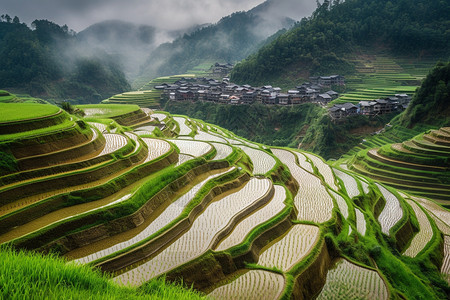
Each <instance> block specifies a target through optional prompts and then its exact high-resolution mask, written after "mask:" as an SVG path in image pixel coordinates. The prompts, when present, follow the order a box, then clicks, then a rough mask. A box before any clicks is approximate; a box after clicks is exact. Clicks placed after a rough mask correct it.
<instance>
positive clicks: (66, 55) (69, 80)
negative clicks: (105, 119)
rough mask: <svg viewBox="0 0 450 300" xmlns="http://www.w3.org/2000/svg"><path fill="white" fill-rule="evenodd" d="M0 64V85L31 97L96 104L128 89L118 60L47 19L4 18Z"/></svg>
mask: <svg viewBox="0 0 450 300" xmlns="http://www.w3.org/2000/svg"><path fill="white" fill-rule="evenodd" d="M0 61H1V64H2V68H1V69H0V87H1V88H3V89H11V90H14V91H18V92H20V93H29V94H31V95H33V96H39V97H46V98H53V99H55V98H57V99H61V98H63V99H78V100H79V101H82V102H83V101H87V102H98V101H100V100H102V99H104V98H107V97H110V96H111V95H114V94H117V93H120V92H123V91H126V90H128V89H129V88H130V86H129V84H128V82H127V80H126V78H125V76H124V73H123V72H122V66H121V65H120V62H119V61H118V60H117V59H115V58H114V57H113V56H112V55H109V54H108V53H106V52H105V51H103V50H101V49H92V48H89V47H86V46H85V45H82V44H81V43H80V42H79V40H78V39H77V36H76V34H75V32H74V31H72V30H70V29H69V28H68V27H67V26H66V25H64V26H60V25H58V24H56V23H53V22H51V21H48V20H35V21H34V22H33V23H32V26H31V28H30V27H28V26H27V25H26V24H25V23H20V20H19V18H18V17H15V18H14V19H13V20H11V18H10V17H9V16H7V15H4V16H2V19H1V20H0Z"/></svg>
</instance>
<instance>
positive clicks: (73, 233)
mask: <svg viewBox="0 0 450 300" xmlns="http://www.w3.org/2000/svg"><path fill="white" fill-rule="evenodd" d="M217 107H219V106H217ZM220 107H221V106H220ZM256 107H257V106H256ZM300 107H301V106H300ZM304 107H306V108H308V107H310V106H309V105H305V106H304ZM82 109H83V110H84V111H85V112H87V116H86V118H89V120H90V122H89V123H86V122H84V121H83V120H79V119H77V118H76V117H73V116H71V118H73V120H76V122H75V124H82V125H83V126H84V129H83V130H81V129H78V130H79V131H78V135H79V136H83V137H84V138H83V139H80V140H77V139H75V141H77V142H74V141H72V142H67V143H66V142H64V141H65V139H66V138H69V137H68V136H66V135H68V132H66V131H52V130H49V131H47V132H46V135H48V136H47V137H46V139H41V136H36V135H35V133H36V130H38V131H39V130H44V129H46V128H38V127H39V126H40V124H41V123H42V122H44V123H45V122H50V121H52V122H53V123H52V124H55V125H53V126H56V127H58V126H61V124H65V123H66V122H67V120H70V118H69V117H68V115H67V114H66V112H63V115H64V116H66V117H65V118H59V119H58V118H56V119H55V117H54V116H45V115H44V116H43V117H42V120H40V122H31V121H28V123H27V122H25V121H27V120H22V121H21V122H24V123H23V124H22V123H21V127H20V129H21V130H19V131H20V134H15V137H16V143H17V144H18V145H21V144H20V143H21V142H23V141H27V143H29V141H34V140H37V141H39V142H40V145H41V144H42V146H39V147H36V146H32V147H31V146H27V145H28V144H27V143H25V144H24V145H23V147H21V148H16V147H15V146H14V145H13V144H9V143H6V144H5V145H4V146H5V147H4V148H3V149H4V150H3V152H4V153H11V158H12V159H13V160H12V161H11V162H12V165H14V159H15V157H14V155H17V154H20V158H19V159H17V163H18V164H17V168H16V169H14V168H12V169H10V170H9V172H10V174H9V175H6V176H1V175H0V177H1V178H0V179H1V180H3V182H7V184H8V185H7V186H5V187H3V188H2V189H0V195H1V197H0V199H2V200H1V201H0V202H1V210H0V224H1V228H2V231H1V232H0V243H1V244H9V245H10V246H12V247H15V248H17V249H34V250H36V251H40V252H45V253H48V252H53V251H54V252H55V253H59V254H61V255H65V256H66V257H67V259H69V260H74V262H73V263H66V264H65V265H64V267H61V270H63V272H66V273H64V274H65V275H62V276H63V279H55V280H56V281H54V279H52V276H59V275H58V272H56V271H54V272H52V274H51V275H49V274H47V273H44V275H45V276H46V277H48V278H50V279H51V280H46V282H47V284H46V285H32V288H36V289H42V290H44V291H45V293H46V294H45V295H46V296H47V297H49V298H52V297H53V295H56V296H55V297H64V296H61V293H66V295H69V296H71V297H77V295H78V294H77V293H79V292H78V290H80V289H81V290H82V293H85V294H83V296H84V295H91V296H90V297H92V298H96V297H101V296H102V295H100V296H97V291H98V290H100V288H98V287H97V285H96V284H94V283H95V282H97V281H96V280H94V279H90V278H91V277H90V275H84V276H85V281H81V280H78V284H79V285H76V284H72V283H71V282H72V281H71V279H66V277H68V276H69V275H67V273H69V274H71V275H72V274H75V273H76V271H72V269H70V270H69V271H66V269H65V268H69V267H70V268H72V267H74V268H75V264H76V263H85V264H91V265H95V266H97V267H98V268H99V269H101V270H102V271H103V272H105V273H110V274H112V278H111V279H110V280H105V279H104V278H103V279H102V280H103V281H101V280H100V281H101V282H103V283H101V284H102V285H101V287H102V289H104V290H105V292H104V294H103V295H106V296H105V297H107V296H109V295H110V294H109V293H112V294H115V295H117V296H120V297H124V296H123V294H122V290H123V288H119V287H117V286H116V285H114V284H113V283H112V282H114V281H115V282H122V284H126V283H128V284H132V285H141V287H140V288H138V289H135V288H125V290H126V291H128V293H129V294H130V295H129V297H133V296H135V295H136V297H141V296H148V295H149V294H148V293H152V294H153V292H151V291H154V290H155V289H156V290H158V291H160V292H161V293H163V294H164V293H166V292H167V293H169V291H168V290H170V289H171V288H170V287H164V285H160V282H161V281H157V282H155V281H153V280H154V279H155V277H164V276H165V277H166V279H167V280H168V281H170V282H173V281H177V280H179V279H180V278H181V279H182V280H183V281H184V283H185V284H186V285H187V286H190V285H193V287H194V288H195V289H196V290H199V291H203V292H205V293H210V292H212V295H215V294H217V295H219V294H220V293H221V291H224V290H225V291H227V292H226V293H236V292H237V290H242V293H243V294H245V293H249V292H251V291H252V290H254V288H255V287H256V286H258V287H261V288H264V287H268V286H270V287H272V288H271V291H273V293H274V295H275V296H278V295H282V296H283V297H293V296H295V297H297V295H300V294H301V295H303V296H304V297H305V298H310V297H313V296H315V295H317V294H318V293H319V291H320V289H321V288H322V286H323V283H324V280H325V278H326V276H327V272H328V270H329V269H330V268H331V262H332V261H334V260H335V259H338V258H343V259H346V260H348V261H351V262H352V263H355V264H357V265H358V268H361V269H367V270H370V271H367V270H360V269H358V272H360V271H362V272H366V273H367V272H369V273H371V274H372V275H378V274H379V276H380V277H381V278H382V279H384V281H383V280H379V278H378V280H377V287H376V288H375V289H372V288H368V291H369V292H373V293H377V291H381V290H383V291H386V290H387V291H388V292H389V294H390V295H392V296H393V297H394V298H395V297H400V296H402V297H406V298H414V297H415V296H417V295H419V296H421V297H428V298H438V299H440V298H442V299H445V296H444V295H445V294H446V293H448V286H447V285H446V284H445V281H444V280H443V279H442V278H443V277H442V276H441V275H440V273H439V270H438V266H440V264H441V261H442V257H443V255H447V254H445V253H446V252H445V253H443V252H442V249H441V247H440V245H441V242H442V237H441V234H440V229H439V228H440V227H439V228H438V227H437V226H436V224H435V221H433V220H434V219H429V224H428V223H427V224H428V225H429V226H428V225H427V226H428V229H427V230H423V231H422V233H420V234H416V233H417V232H421V231H419V226H420V225H421V224H424V223H423V217H424V216H423V215H417V217H416V214H414V210H413V208H412V207H411V205H413V204H410V203H409V202H406V201H405V200H404V197H410V196H406V195H405V196H403V194H402V195H400V194H398V193H397V192H395V191H393V190H388V189H385V188H384V187H382V186H381V185H380V184H378V183H375V182H373V181H372V180H369V179H361V178H360V177H357V176H356V175H354V174H353V173H350V172H348V173H346V172H343V171H338V170H336V169H332V168H331V167H329V166H328V165H327V164H326V163H325V162H324V161H323V160H322V159H321V158H320V157H317V156H315V155H313V154H311V153H305V152H301V151H292V150H288V149H281V148H270V147H268V146H264V145H261V144H258V143H254V142H249V141H247V140H245V139H243V138H241V137H238V136H236V135H235V134H233V133H232V132H231V131H228V130H226V129H223V128H221V127H218V126H215V125H211V124H208V123H205V122H204V121H201V120H198V119H192V118H189V117H186V116H173V115H170V114H167V113H164V114H162V113H153V112H152V111H150V110H148V109H146V110H145V111H146V112H145V113H144V111H140V110H139V109H138V107H137V106H133V105H130V106H120V105H91V106H82ZM136 109H137V111H138V112H137V111H136ZM283 109H289V108H287V107H286V108H283ZM89 110H91V112H92V113H93V114H91V115H90V116H89ZM139 111H140V112H139ZM269 112H272V111H269ZM273 112H274V114H275V113H277V110H275V109H274V110H273ZM143 115H145V118H146V121H143V119H142V118H144V117H143ZM150 116H152V117H158V119H160V121H158V122H160V123H157V124H156V123H155V125H159V126H161V125H163V124H164V125H166V127H167V128H166V129H165V130H164V132H163V131H159V132H157V133H158V135H160V137H159V138H155V136H152V135H153V131H151V129H148V132H149V133H148V135H150V136H151V137H145V138H140V137H139V136H137V135H136V134H137V132H139V130H137V131H133V129H132V128H130V127H127V126H124V125H122V126H121V125H115V126H117V128H115V129H116V133H104V132H108V127H106V125H105V124H109V123H110V122H111V119H106V117H110V118H114V120H117V122H118V123H120V122H123V123H127V124H136V120H138V124H141V123H143V122H149V121H150ZM52 118H53V119H52ZM125 121H126V122H125ZM30 122H31V123H30ZM72 122H74V121H72ZM16 123H17V122H9V125H11V126H12V125H15V124H16ZM19 123H20V122H19ZM94 123H95V124H96V126H99V127H100V128H102V129H101V130H100V131H97V130H92V129H91V128H90V126H91V124H94ZM100 123H103V125H102V124H100ZM6 124H8V123H6ZM2 125H3V124H2ZM53 126H50V127H49V128H52V127H53ZM101 126H103V127H101ZM144 127H146V126H144ZM148 127H150V126H148ZM155 128H156V127H155ZM109 130H113V129H111V128H110V129H109ZM155 130H156V129H155ZM88 132H89V134H87V133H88ZM177 133H179V134H186V135H178V134H177ZM165 134H167V136H170V138H166V135H165ZM435 134H438V135H443V134H444V133H435ZM13 135H14V134H13ZM2 136H5V135H2ZM75 136H77V135H75ZM95 136H97V138H94V137H95ZM8 138H9V137H8ZM77 138H80V137H77ZM95 140H99V141H100V142H101V143H100V145H101V147H100V148H98V149H97V150H96V152H95V153H94V154H89V155H86V156H82V157H78V158H77V160H78V161H77V162H75V163H74V162H73V161H72V160H73V157H72V156H70V155H67V156H64V155H61V153H64V151H69V149H76V148H77V147H80V144H83V145H84V144H85V145H89V144H90V143H94V141H95ZM8 141H9V140H8ZM48 143H52V145H55V146H58V148H57V149H58V150H56V151H54V150H52V148H48V147H46V146H47V145H48ZM175 145H178V147H176V146H175ZM8 147H9V148H8ZM19 150H20V151H19ZM111 151H113V152H111ZM433 151H436V150H433ZM103 153H106V154H103ZM8 155H9V154H8ZM30 156H31V158H30ZM34 156H37V157H38V158H39V159H40V158H41V157H45V159H46V160H48V162H50V164H49V165H48V166H47V165H45V166H37V165H36V166H34V168H32V169H31V170H26V169H23V168H22V167H23V165H22V160H23V158H26V159H32V157H34ZM103 159H106V160H103ZM92 160H94V161H97V162H98V164H97V165H93V166H92V167H91V166H90V164H91V161H92ZM69 166H70V168H71V169H68V168H69ZM107 167H108V168H110V169H106V168H107ZM93 170H94V171H96V170H98V173H91V172H92V171H93ZM49 172H50V173H49ZM48 174H53V175H51V176H48ZM99 176H100V177H99ZM75 177H76V178H77V180H76V182H74V181H73V180H71V178H75ZM61 187H63V188H62V189H61ZM10 191H15V192H10ZM19 193H24V194H26V197H19V196H20V195H19ZM168 199H169V200H168ZM408 201H410V200H408ZM414 205H417V206H418V207H419V208H420V209H422V208H423V209H424V211H423V212H424V214H425V215H427V214H428V213H430V214H431V211H433V212H434V213H437V214H438V215H440V216H441V215H444V216H445V214H444V211H442V210H439V207H436V206H432V205H430V204H429V203H428V202H426V201H425V200H424V201H421V202H420V203H419V202H417V204H414ZM436 211H437V212H436ZM436 220H437V219H436ZM436 222H437V221H436ZM422 227H425V226H422ZM430 227H431V229H430ZM420 229H421V230H422V229H423V228H420ZM430 232H432V234H430ZM443 232H447V231H445V230H444V231H443ZM286 233H287V234H286ZM424 235H425V236H426V239H424V238H423V237H422V236H424ZM414 236H415V237H417V238H415V237H414ZM97 241H100V242H99V243H97ZM417 241H419V242H417ZM410 245H411V247H412V248H414V249H417V250H415V251H416V253H415V254H416V255H415V256H414V257H408V256H404V255H401V254H400V253H402V252H403V251H404V250H405V249H408V247H409V246H410ZM293 248H295V249H300V250H301V251H297V252H295V251H292V249H293ZM5 251H10V252H11V253H14V252H13V251H12V250H7V249H6V250H5ZM406 254H409V252H407V253H406ZM3 257H4V256H2V258H3ZM10 258H11V259H12V257H11V256H6V260H9V259H10ZM51 259H52V258H49V259H48V260H51ZM18 260H19V262H20V261H25V262H26V263H24V265H31V266H32V267H33V266H34V265H33V264H32V263H29V262H28V261H27V260H26V259H25V258H23V259H22V257H21V258H20V259H18ZM1 263H2V262H1V260H0V264H1ZM8 263H11V262H10V261H9V262H8ZM19 264H20V263H19ZM41 265H45V266H46V264H44V263H41ZM377 266H378V274H375V273H374V271H373V270H374V269H375V268H376V267H377ZM57 268H60V267H59V266H57ZM34 269H36V270H38V269H37V268H36V267H34ZM85 269H86V270H89V269H88V268H85ZM6 270H9V269H6ZM27 270H28V269H27ZM27 272H31V271H29V270H28V271H27ZM333 272H338V274H336V275H337V276H343V275H342V274H344V273H342V272H340V271H339V269H336V270H335V271H333ZM443 272H444V273H446V272H447V271H445V270H443ZM11 273H13V274H16V275H17V272H16V273H14V272H11ZM31 273H33V272H31ZM339 273H340V274H339ZM37 274H40V273H39V272H37ZM245 274H249V275H247V276H245ZM330 274H331V273H330ZM16 275H12V276H16ZM241 275H242V276H241ZM372 275H371V276H372ZM64 276H65V277H64ZM73 276H75V275H73ZM344 277H345V276H344ZM0 278H3V277H1V276H0ZM4 278H6V280H7V282H8V283H7V284H6V285H3V283H2V286H6V287H7V289H5V290H7V291H8V293H9V291H10V290H14V291H16V292H17V293H22V291H23V290H25V291H26V292H25V293H31V292H32V291H30V292H28V290H26V289H25V288H23V287H22V286H19V287H17V284H18V282H19V281H15V282H10V281H11V280H13V279H12V278H11V277H8V276H5V277H4ZM57 278H59V277H57ZM76 278H77V277H76V276H75V279H76ZM108 278H110V277H108ZM355 278H356V277H355ZM371 278H372V277H371ZM32 279H33V280H35V281H37V282H40V281H39V280H38V279H36V278H35V277H32ZM370 280H372V282H374V281H373V278H372V279H370ZM86 281H87V282H88V283H90V282H93V283H92V284H86ZM105 281H106V283H105ZM252 281H256V282H255V283H252ZM61 282H63V283H61ZM351 283H352V284H359V281H358V280H357V279H355V280H351ZM25 284H28V283H27V281H25ZM410 284H413V285H414V287H412V288H410V287H409V286H408V285H410ZM222 286H223V287H222ZM305 286H308V287H309V288H308V289H305V288H304V287H305ZM72 287H74V289H76V290H77V291H76V292H73V291H71V289H72ZM60 289H63V290H62V291H60ZM67 289H69V291H67ZM109 289H111V292H110V290H109ZM116 289H117V290H116ZM49 290H50V291H49ZM214 290H216V292H214ZM2 292H3V289H2ZM17 295H18V296H17V297H20V296H19V294H17ZM20 295H22V294H20ZM25 295H28V294H25ZM37 295H39V297H41V295H42V294H37ZM166 295H167V296H168V297H177V296H175V295H172V294H166ZM233 295H234V294H233ZM236 295H237V294H236ZM383 295H385V293H384V292H383ZM113 296H114V295H113ZM113 296H112V297H113ZM12 297H16V296H14V295H13V296H12ZM44 297H45V296H44Z"/></svg>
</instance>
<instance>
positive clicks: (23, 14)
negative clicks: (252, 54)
mask: <svg viewBox="0 0 450 300" xmlns="http://www.w3.org/2000/svg"><path fill="white" fill-rule="evenodd" d="M297 1H299V2H301V1H303V0H297ZM262 2H264V0H0V14H5V13H6V14H9V15H10V16H12V17H13V16H16V15H17V16H18V17H19V18H20V21H21V22H25V23H27V24H30V23H31V22H32V21H34V20H36V19H48V20H50V21H53V22H55V23H57V24H59V25H64V24H67V25H68V26H69V28H71V29H73V30H75V31H77V32H79V31H81V30H83V29H85V28H86V27H88V26H89V25H92V24H94V23H97V22H100V21H104V20H111V19H116V20H124V21H129V22H134V23H139V24H148V25H153V26H157V27H160V28H164V29H180V28H186V27H187V26H190V25H194V24H204V23H215V22H217V21H218V20H219V19H220V18H221V17H223V16H226V15H229V14H231V13H232V12H235V11H242V10H249V9H251V8H253V7H255V6H256V5H258V4H260V3H262Z"/></svg>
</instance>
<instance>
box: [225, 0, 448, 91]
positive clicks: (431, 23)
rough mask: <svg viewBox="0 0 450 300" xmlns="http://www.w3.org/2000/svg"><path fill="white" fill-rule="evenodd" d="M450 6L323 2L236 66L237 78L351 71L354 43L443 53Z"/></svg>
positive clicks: (413, 53)
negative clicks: (291, 27)
mask: <svg viewBox="0 0 450 300" xmlns="http://www.w3.org/2000/svg"><path fill="white" fill-rule="evenodd" d="M449 13H450V5H449V4H448V2H446V1H439V0H431V1H427V0H419V1H414V2H412V1H409V0H393V1H378V0H354V1H328V0H326V1H324V2H323V3H322V4H320V6H319V7H318V8H317V9H316V11H315V12H314V13H313V15H312V16H311V17H310V18H305V19H302V21H301V22H299V23H298V24H296V26H295V28H293V29H291V30H289V31H288V32H286V33H284V34H283V35H281V36H280V37H279V38H277V39H276V40H274V41H273V42H271V43H270V44H268V45H266V46H264V47H262V48H261V49H260V50H259V51H258V52H257V53H255V54H253V55H251V56H249V57H248V58H247V59H245V60H244V61H243V62H241V63H239V64H238V65H236V67H235V68H234V70H233V72H232V74H231V78H232V80H233V81H235V82H237V83H244V82H245V83H249V84H265V83H266V82H270V81H274V80H279V79H280V78H283V79H285V80H286V79H289V76H291V77H292V76H294V77H301V78H305V79H307V78H308V77H309V76H311V75H323V74H336V73H337V74H343V75H345V74H352V73H354V72H355V67H356V65H355V62H354V61H352V59H353V58H354V57H355V52H357V51H358V47H362V48H369V49H380V48H381V49H387V50H388V51H389V52H390V53H392V54H397V55H405V56H409V57H410V58H415V59H416V58H423V57H426V56H429V55H431V56H437V57H442V58H447V57H448V54H449V53H448V51H449V50H448V49H450V44H449V43H450V42H449V41H450V38H449V36H448V34H449V33H448V15H449Z"/></svg>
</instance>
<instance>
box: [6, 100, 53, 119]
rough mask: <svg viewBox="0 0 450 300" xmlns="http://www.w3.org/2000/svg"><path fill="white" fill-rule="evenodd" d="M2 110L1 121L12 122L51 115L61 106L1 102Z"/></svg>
mask: <svg viewBox="0 0 450 300" xmlns="http://www.w3.org/2000/svg"><path fill="white" fill-rule="evenodd" d="M0 111H1V113H0V122H12V121H20V120H28V119H36V118H42V117H46V116H51V115H53V114H56V113H58V111H60V108H59V107H57V106H54V105H42V104H35V103H0Z"/></svg>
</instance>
